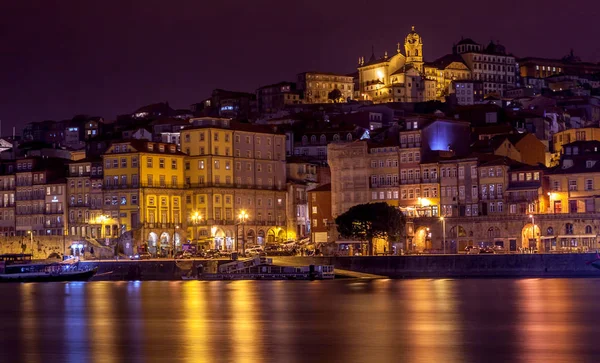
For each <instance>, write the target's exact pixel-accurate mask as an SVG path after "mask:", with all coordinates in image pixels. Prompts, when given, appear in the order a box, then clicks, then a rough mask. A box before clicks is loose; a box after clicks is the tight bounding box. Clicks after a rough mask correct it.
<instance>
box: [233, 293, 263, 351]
mask: <svg viewBox="0 0 600 363" xmlns="http://www.w3.org/2000/svg"><path fill="white" fill-rule="evenodd" d="M227 287H228V289H230V291H229V295H230V302H231V304H230V305H229V306H230V307H231V309H233V311H231V312H230V313H231V315H233V316H235V319H231V320H230V322H229V330H230V331H231V346H232V347H231V350H232V352H231V361H232V362H238V363H245V362H248V363H254V362H257V361H260V360H261V358H263V355H262V354H263V353H264V352H262V350H261V349H262V346H263V341H262V340H263V335H262V334H261V333H262V331H263V327H262V326H261V325H262V321H261V319H260V311H259V309H260V307H259V306H258V304H257V303H256V302H257V296H256V281H235V282H233V283H230V284H228V285H227Z"/></svg>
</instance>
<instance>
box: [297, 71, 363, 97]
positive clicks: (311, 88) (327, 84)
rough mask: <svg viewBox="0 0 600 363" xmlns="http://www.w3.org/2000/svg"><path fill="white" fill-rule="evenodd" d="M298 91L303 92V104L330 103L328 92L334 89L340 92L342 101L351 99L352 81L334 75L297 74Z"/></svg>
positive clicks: (351, 79) (349, 77)
mask: <svg viewBox="0 0 600 363" xmlns="http://www.w3.org/2000/svg"><path fill="white" fill-rule="evenodd" d="M298 89H299V90H300V91H302V92H304V100H303V102H304V103H311V104H312V103H332V102H334V101H333V100H330V99H329V92H331V91H333V90H334V89H338V90H340V93H341V95H342V97H341V98H342V99H343V100H347V99H352V98H353V95H354V79H353V78H352V77H351V76H347V75H342V74H336V73H324V72H304V73H300V74H298Z"/></svg>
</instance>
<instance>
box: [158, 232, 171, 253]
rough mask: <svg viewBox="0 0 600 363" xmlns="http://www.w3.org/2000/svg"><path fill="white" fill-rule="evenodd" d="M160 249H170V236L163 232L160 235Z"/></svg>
mask: <svg viewBox="0 0 600 363" xmlns="http://www.w3.org/2000/svg"><path fill="white" fill-rule="evenodd" d="M160 248H162V249H165V248H169V234H168V233H167V232H163V233H162V234H161V235H160Z"/></svg>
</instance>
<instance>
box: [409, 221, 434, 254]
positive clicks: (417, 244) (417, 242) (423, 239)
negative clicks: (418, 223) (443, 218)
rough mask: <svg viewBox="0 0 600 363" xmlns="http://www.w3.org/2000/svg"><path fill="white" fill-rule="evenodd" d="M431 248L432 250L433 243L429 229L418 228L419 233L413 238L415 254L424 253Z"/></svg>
mask: <svg viewBox="0 0 600 363" xmlns="http://www.w3.org/2000/svg"><path fill="white" fill-rule="evenodd" d="M428 242H429V243H428ZM429 248H431V241H430V240H429V228H428V227H419V228H417V231H416V232H415V235H414V237H413V243H412V250H413V251H415V252H423V251H424V250H427V249H429Z"/></svg>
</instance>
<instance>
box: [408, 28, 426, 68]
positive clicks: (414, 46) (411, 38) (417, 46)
mask: <svg viewBox="0 0 600 363" xmlns="http://www.w3.org/2000/svg"><path fill="white" fill-rule="evenodd" d="M404 51H405V52H406V64H411V65H412V66H413V67H414V68H416V69H417V70H418V71H419V72H423V39H422V38H421V36H420V35H419V34H418V33H417V32H416V31H415V26H414V25H413V26H412V29H411V31H410V33H408V35H407V36H406V39H405V40H404Z"/></svg>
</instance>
